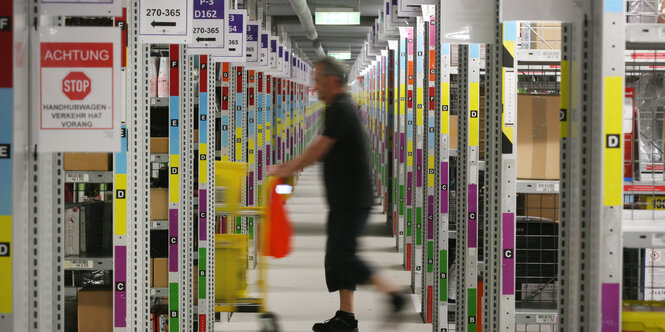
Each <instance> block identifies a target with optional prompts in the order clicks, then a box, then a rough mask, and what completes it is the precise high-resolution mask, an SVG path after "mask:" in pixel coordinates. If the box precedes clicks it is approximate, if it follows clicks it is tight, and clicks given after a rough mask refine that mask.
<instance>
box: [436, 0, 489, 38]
mask: <svg viewBox="0 0 665 332" xmlns="http://www.w3.org/2000/svg"><path fill="white" fill-rule="evenodd" d="M440 7H441V10H440V12H439V13H440V14H441V17H440V20H439V21H440V22H441V41H442V42H444V43H457V44H469V43H481V44H489V43H493V42H494V29H495V28H496V26H495V24H494V20H492V17H494V8H495V7H494V0H441V5H440Z"/></svg>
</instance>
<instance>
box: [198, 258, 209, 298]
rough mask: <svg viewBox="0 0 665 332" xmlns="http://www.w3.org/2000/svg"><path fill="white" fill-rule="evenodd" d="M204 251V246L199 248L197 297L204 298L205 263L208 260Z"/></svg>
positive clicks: (205, 293)
mask: <svg viewBox="0 0 665 332" xmlns="http://www.w3.org/2000/svg"><path fill="white" fill-rule="evenodd" d="M206 253H207V250H206V248H199V271H198V273H199V275H198V278H199V299H205V298H206V295H207V292H206V275H207V273H208V271H207V265H206V263H208V260H207V259H206V256H207V255H206Z"/></svg>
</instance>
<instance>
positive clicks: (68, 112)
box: [33, 28, 122, 152]
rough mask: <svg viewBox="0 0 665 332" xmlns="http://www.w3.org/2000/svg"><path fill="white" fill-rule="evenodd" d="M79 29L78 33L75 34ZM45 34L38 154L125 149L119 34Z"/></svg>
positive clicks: (111, 30) (42, 33)
mask: <svg viewBox="0 0 665 332" xmlns="http://www.w3.org/2000/svg"><path fill="white" fill-rule="evenodd" d="M74 30H76V31H74ZM79 30H80V29H77V28H58V29H43V30H41V31H40V40H41V41H40V44H39V47H35V48H34V49H35V52H39V56H38V57H35V58H38V59H39V72H38V75H39V76H38V77H37V79H35V80H33V82H38V83H37V84H39V87H38V91H39V99H37V100H35V102H37V103H39V105H38V107H35V108H34V109H35V110H39V114H38V116H36V117H35V122H36V123H35V126H36V127H37V128H38V130H36V131H35V132H36V133H38V135H39V137H36V139H37V142H38V148H39V151H42V152H56V151H82V152H84V151H108V152H117V151H119V150H120V117H121V116H120V115H121V112H120V110H121V109H122V103H121V102H120V93H121V89H120V88H121V85H120V82H121V80H122V79H121V77H120V31H119V30H117V29H114V28H87V29H85V30H84V31H79Z"/></svg>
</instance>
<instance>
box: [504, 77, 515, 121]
mask: <svg viewBox="0 0 665 332" xmlns="http://www.w3.org/2000/svg"><path fill="white" fill-rule="evenodd" d="M504 78H505V82H504V84H505V85H506V87H505V89H504V96H503V98H504V104H503V122H504V124H505V125H506V127H514V126H515V121H517V119H516V114H515V113H517V94H516V93H515V92H516V91H517V74H516V73H515V71H514V70H512V69H510V70H508V69H507V70H506V72H505V75H504Z"/></svg>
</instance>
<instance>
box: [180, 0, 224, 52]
mask: <svg viewBox="0 0 665 332" xmlns="http://www.w3.org/2000/svg"><path fill="white" fill-rule="evenodd" d="M227 11H228V1H224V0H194V23H193V29H194V30H193V35H192V44H191V45H189V46H188V47H187V51H188V52H189V53H190V54H207V55H216V53H217V52H220V50H223V49H224V47H225V46H226V43H225V42H226V41H225V39H224V37H225V33H224V27H225V22H226V12H227Z"/></svg>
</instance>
